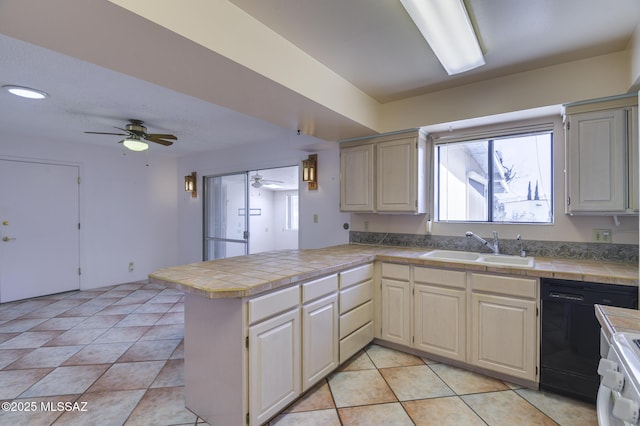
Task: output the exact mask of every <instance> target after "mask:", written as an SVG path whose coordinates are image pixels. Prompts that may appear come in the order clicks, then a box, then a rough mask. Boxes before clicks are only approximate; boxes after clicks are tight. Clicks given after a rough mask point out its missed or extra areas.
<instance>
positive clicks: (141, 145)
mask: <svg viewBox="0 0 640 426" xmlns="http://www.w3.org/2000/svg"><path fill="white" fill-rule="evenodd" d="M122 144H123V145H124V146H126V147H127V148H129V149H130V150H131V151H144V150H146V149H149V144H147V143H146V142H144V141H141V140H140V139H138V138H132V137H129V138H126V139H125V140H123V141H122Z"/></svg>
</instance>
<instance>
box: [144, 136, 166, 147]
mask: <svg viewBox="0 0 640 426" xmlns="http://www.w3.org/2000/svg"><path fill="white" fill-rule="evenodd" d="M145 139H146V140H148V141H149V142H155V143H159V144H160V145H164V146H171V145H173V142H171V141H165V140H163V139H157V138H145Z"/></svg>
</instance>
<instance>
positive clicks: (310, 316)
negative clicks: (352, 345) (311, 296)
mask: <svg viewBox="0 0 640 426" xmlns="http://www.w3.org/2000/svg"><path fill="white" fill-rule="evenodd" d="M338 344H339V337H338V295H337V293H335V292H334V293H333V294H332V295H330V296H328V297H325V298H322V299H320V300H317V301H315V302H311V303H308V304H306V305H303V306H302V392H304V391H306V390H307V389H309V388H310V387H311V386H313V385H314V384H315V383H316V382H318V381H319V380H321V379H322V378H324V377H325V376H326V375H327V374H329V373H330V372H331V371H332V370H333V369H334V368H336V367H337V366H338V361H339V354H338V349H339V346H338Z"/></svg>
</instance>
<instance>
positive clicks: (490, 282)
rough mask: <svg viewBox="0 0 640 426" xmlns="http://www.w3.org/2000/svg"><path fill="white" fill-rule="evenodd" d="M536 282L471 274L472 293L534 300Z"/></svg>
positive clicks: (527, 279)
mask: <svg viewBox="0 0 640 426" xmlns="http://www.w3.org/2000/svg"><path fill="white" fill-rule="evenodd" d="M537 283H538V280H537V279H535V278H515V277H508V276H501V275H485V274H471V288H472V289H473V291H486V292H491V293H499V294H506V295H509V296H516V297H526V298H528V299H535V298H536V287H537Z"/></svg>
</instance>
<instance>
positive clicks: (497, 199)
mask: <svg viewBox="0 0 640 426" xmlns="http://www.w3.org/2000/svg"><path fill="white" fill-rule="evenodd" d="M435 156H436V171H435V172H436V188H435V189H436V194H437V195H436V197H437V198H436V203H437V207H436V211H437V218H438V220H439V221H464V222H506V223H511V222H514V223H551V222H553V202H552V200H553V179H552V176H553V175H552V170H553V169H552V164H553V161H552V158H553V132H552V131H550V130H545V131H537V132H535V133H531V132H528V133H525V134H514V135H508V136H500V137H495V138H473V139H468V140H456V141H454V142H448V143H442V142H440V141H439V140H438V139H437V138H436V145H435Z"/></svg>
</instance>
